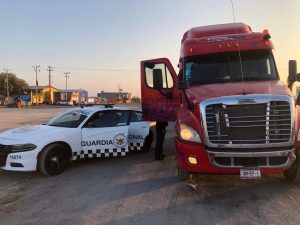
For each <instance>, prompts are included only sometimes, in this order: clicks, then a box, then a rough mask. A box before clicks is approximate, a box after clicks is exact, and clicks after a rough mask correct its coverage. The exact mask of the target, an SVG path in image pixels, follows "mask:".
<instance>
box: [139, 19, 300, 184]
mask: <svg viewBox="0 0 300 225" xmlns="http://www.w3.org/2000/svg"><path fill="white" fill-rule="evenodd" d="M270 37H271V36H270V35H269V33H268V31H264V32H263V33H256V32H252V30H251V28H250V27H249V26H248V25H245V24H243V23H234V24H221V25H211V26H205V27H196V28H192V29H190V30H189V31H187V32H186V33H185V34H184V36H183V39H182V42H181V52H180V59H179V74H178V76H177V75H176V73H175V70H174V69H173V67H172V65H171V63H170V61H169V60H168V59H166V58H160V59H153V60H146V61H142V62H141V87H142V91H141V93H142V111H143V117H144V119H145V120H155V121H176V137H175V146H176V159H177V166H178V175H179V177H180V178H181V179H186V178H187V177H188V174H189V173H215V174H240V176H241V178H250V179H251V178H260V176H261V174H273V173H276V174H277V173H282V172H284V173H285V176H286V177H287V179H288V180H290V181H293V182H299V181H300V169H299V166H300V165H299V164H300V163H299V161H300V160H299V158H300V152H299V148H298V145H297V143H298V130H299V124H298V120H297V118H298V110H299V109H298V108H299V107H298V106H297V105H295V101H294V98H293V95H292V93H291V91H290V90H289V88H288V87H286V86H285V85H284V84H283V83H282V82H280V80H279V75H278V72H277V69H276V64H275V60H274V57H273V54H272V49H273V44H272V42H271V40H270ZM294 64H295V63H294ZM290 77H292V78H291V79H290V80H291V81H292V82H293V81H295V80H296V79H297V76H296V66H295V65H294V67H290ZM295 137H297V138H295Z"/></svg>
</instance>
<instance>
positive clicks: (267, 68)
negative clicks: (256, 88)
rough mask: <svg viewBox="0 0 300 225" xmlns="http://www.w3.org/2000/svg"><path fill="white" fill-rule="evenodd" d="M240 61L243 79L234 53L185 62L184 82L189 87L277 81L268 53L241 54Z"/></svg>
mask: <svg viewBox="0 0 300 225" xmlns="http://www.w3.org/2000/svg"><path fill="white" fill-rule="evenodd" d="M241 61H242V68H243V76H242V73H241V66H240V60H239V55H238V53H237V52H234V53H226V54H214V55H207V56H201V57H193V58H189V59H186V62H185V69H184V71H185V79H186V80H187V81H189V83H190V85H199V84H213V83H225V82H239V81H265V80H278V75H277V72H276V68H275V63H274V58H273V56H272V54H271V53H270V52H241Z"/></svg>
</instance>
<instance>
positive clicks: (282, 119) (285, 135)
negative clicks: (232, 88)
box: [205, 101, 292, 145]
mask: <svg viewBox="0 0 300 225" xmlns="http://www.w3.org/2000/svg"><path fill="white" fill-rule="evenodd" d="M205 114H206V127H207V135H208V140H209V142H210V143H212V144H223V145H224V144H225V145H226V144H230V145H234V144H236V145H238V144H249V145H251V144H272V143H285V142H289V141H290V139H291V135H292V133H291V122H292V121H291V111H290V104H289V102H288V101H270V102H268V103H259V104H238V105H226V104H220V103H218V104H209V105H207V106H206V108H205Z"/></svg>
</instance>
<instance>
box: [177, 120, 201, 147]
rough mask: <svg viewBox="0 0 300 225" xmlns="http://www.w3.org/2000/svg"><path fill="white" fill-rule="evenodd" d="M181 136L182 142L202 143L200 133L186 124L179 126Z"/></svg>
mask: <svg viewBox="0 0 300 225" xmlns="http://www.w3.org/2000/svg"><path fill="white" fill-rule="evenodd" d="M179 136H180V138H181V139H182V140H185V141H191V142H197V143H201V138H200V135H199V134H198V132H197V131H196V130H195V129H194V128H192V127H190V126H189V125H187V124H186V123H180V124H179Z"/></svg>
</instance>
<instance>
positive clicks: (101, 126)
mask: <svg viewBox="0 0 300 225" xmlns="http://www.w3.org/2000/svg"><path fill="white" fill-rule="evenodd" d="M128 128H129V111H125V110H105V111H100V112H97V113H95V114H94V115H93V116H92V117H91V118H90V119H89V120H88V121H87V122H86V124H85V125H84V126H83V128H82V135H81V153H80V156H79V157H80V158H96V157H110V156H125V155H126V153H127V152H128V143H127V136H128Z"/></svg>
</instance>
